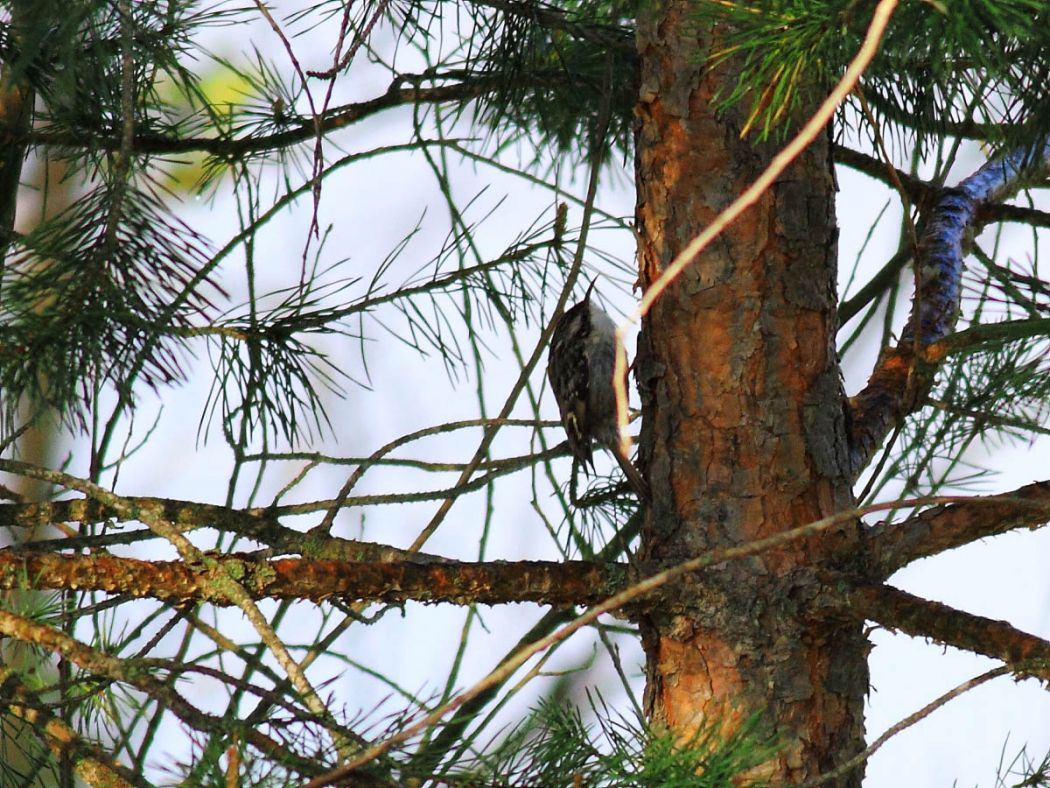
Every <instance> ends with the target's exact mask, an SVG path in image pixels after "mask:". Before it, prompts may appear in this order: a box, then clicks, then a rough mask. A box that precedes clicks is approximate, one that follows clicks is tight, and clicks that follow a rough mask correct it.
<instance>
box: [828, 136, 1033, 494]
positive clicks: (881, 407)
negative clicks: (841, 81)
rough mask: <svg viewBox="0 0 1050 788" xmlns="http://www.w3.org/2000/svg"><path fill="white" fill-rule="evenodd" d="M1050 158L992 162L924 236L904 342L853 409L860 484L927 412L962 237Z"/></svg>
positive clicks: (950, 315) (949, 197) (1022, 154)
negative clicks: (909, 421) (885, 447)
mask: <svg viewBox="0 0 1050 788" xmlns="http://www.w3.org/2000/svg"><path fill="white" fill-rule="evenodd" d="M1036 151H1037V152H1036ZM1048 158H1050V138H1048V139H1045V140H1043V141H1042V143H1041V144H1040V145H1039V147H1038V148H1037V149H1035V151H1033V150H1031V149H1028V150H1017V151H1014V152H1012V153H1010V154H1008V155H1005V156H1003V157H1002V158H997V159H994V160H992V161H990V162H988V163H987V164H985V165H984V166H983V167H981V168H980V169H979V170H978V171H977V172H975V173H974V174H973V175H971V176H970V177H969V178H966V179H965V180H964V181H963V182H962V183H960V184H959V185H958V186H957V187H955V188H954V189H946V190H944V192H943V193H942V196H941V197H940V199H939V201H938V203H937V205H936V207H935V208H934V210H933V213H932V215H931V216H930V218H929V220H928V221H927V222H926V226H925V228H924V230H923V234H922V239H921V242H920V250H919V259H917V260H916V270H917V272H918V282H917V284H916V289H915V296H914V298H913V299H912V313H911V316H910V318H909V320H908V324H907V326H906V328H905V330H904V332H903V334H902V336H901V341H900V342H899V343H898V344H897V345H896V346H895V347H891V348H886V349H885V350H884V351H883V353H882V355H881V357H880V358H879V361H878V363H877V364H876V366H875V369H874V370H873V371H872V374H871V377H870V378H869V379H868V382H867V384H866V385H865V387H864V388H863V390H861V391H860V392H859V393H858V394H857V395H856V396H855V397H852V398H851V399H850V402H849V407H850V415H851V420H850V424H851V427H850V436H849V438H850V466H851V469H852V472H853V475H854V477H856V476H857V475H859V474H860V472H861V471H862V470H863V468H864V467H865V466H866V465H867V464H868V462H869V461H870V460H871V458H872V457H873V456H874V454H875V452H876V451H877V450H878V448H879V445H880V444H881V442H882V441H883V439H884V438H885V437H886V436H887V435H888V434H889V433H890V432H892V431H893V430H894V429H895V428H896V426H897V425H898V424H900V423H901V421H902V420H903V419H904V418H905V417H906V416H907V415H908V414H909V413H911V412H913V411H915V410H916V409H918V408H919V407H920V406H921V404H922V401H923V399H924V397H925V396H926V394H927V393H928V392H929V390H930V388H931V387H932V385H933V382H934V373H935V371H936V362H937V361H939V358H938V357H936V356H934V357H930V356H928V355H927V352H928V350H929V348H930V346H931V345H934V344H935V343H938V342H940V341H941V340H943V339H944V338H945V337H946V336H948V334H949V333H950V332H951V330H952V327H953V326H954V325H955V321H956V318H957V315H958V311H959V303H960V299H961V296H962V271H963V243H964V236H965V234H966V233H967V232H968V231H969V230H971V229H972V228H973V226H974V223H975V221H976V218H977V215H978V212H979V210H980V208H981V207H982V206H983V205H987V204H990V203H992V202H995V201H996V200H1000V199H1002V198H1003V197H1004V196H1005V195H1007V194H1009V193H1010V192H1011V191H1014V190H1016V189H1017V188H1019V187H1020V186H1021V184H1022V182H1023V179H1024V178H1026V177H1031V176H1032V175H1033V173H1034V172H1038V170H1039V169H1040V168H1042V167H1045V166H1046V160H1047V159H1048ZM1033 164H1034V165H1036V166H1034V167H1033V166H1032V165H1033Z"/></svg>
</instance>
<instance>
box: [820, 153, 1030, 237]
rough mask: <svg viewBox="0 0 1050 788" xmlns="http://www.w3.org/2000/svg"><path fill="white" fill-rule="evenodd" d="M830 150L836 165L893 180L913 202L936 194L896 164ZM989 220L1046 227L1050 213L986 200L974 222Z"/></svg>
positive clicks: (931, 186) (927, 183)
mask: <svg viewBox="0 0 1050 788" xmlns="http://www.w3.org/2000/svg"><path fill="white" fill-rule="evenodd" d="M832 149H833V152H834V158H835V163H836V164H841V165H843V166H844V167H849V168H850V169H851V170H856V171H857V172H862V173H864V174H865V175H867V176H869V177H871V178H874V179H875V180H877V181H882V182H883V183H885V184H886V185H887V186H889V187H890V188H891V189H894V190H896V189H897V182H899V183H900V185H901V187H902V188H903V189H904V193H905V194H906V195H907V196H908V199H909V200H911V201H912V202H913V203H915V204H917V205H922V204H923V203H925V202H927V201H929V200H931V199H934V198H936V197H937V196H938V195H939V194H940V191H941V187H940V186H938V185H937V184H935V183H931V182H930V181H925V180H923V179H922V178H917V177H915V176H914V175H911V174H910V173H907V172H905V171H904V170H902V169H899V168H897V167H891V166H890V165H888V164H887V163H886V162H884V161H882V160H881V159H878V158H876V157H874V156H869V155H868V154H866V153H861V152H860V151H856V150H853V149H852V148H848V147H846V146H845V145H834V146H832ZM891 170H892V172H891ZM895 181H896V182H895ZM993 222H1017V223H1020V224H1028V225H1031V226H1033V227H1050V213H1048V212H1047V211H1040V210H1038V209H1036V208H1025V207H1023V206H1019V205H1003V204H1002V203H989V204H986V205H983V206H981V208H980V210H978V211H977V217H976V220H975V224H976V225H977V226H979V227H983V226H984V225H986V224H992V223H993Z"/></svg>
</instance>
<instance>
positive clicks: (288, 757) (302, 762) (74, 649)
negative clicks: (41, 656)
mask: <svg viewBox="0 0 1050 788" xmlns="http://www.w3.org/2000/svg"><path fill="white" fill-rule="evenodd" d="M0 634H3V635H5V636H7V637H10V638H14V639H17V640H20V641H22V642H25V643H32V644H35V645H37V646H39V647H40V648H42V649H44V650H46V651H49V652H52V653H55V654H58V655H60V656H61V657H63V658H64V659H67V660H69V661H70V662H72V663H73V664H74V665H76V666H77V667H79V668H82V669H83V670H86V671H90V672H91V673H94V674H97V675H100V676H105V677H106V678H109V679H112V680H114V681H118V682H121V683H123V684H128V685H130V686H133V687H135V688H136V689H138V690H140V691H141V692H144V693H145V694H146V695H148V696H149V697H151V698H152V699H153V700H155V701H156V702H157V703H158V704H160V705H161V706H163V707H165V708H166V709H168V710H170V711H171V713H172V714H174V715H175V716H176V717H178V718H179V720H181V721H182V722H183V723H184V724H185V725H187V726H189V727H190V728H193V729H194V730H198V731H201V732H202V733H206V734H210V735H213V736H220V737H228V736H230V735H231V733H233V731H234V729H236V730H237V731H238V732H239V733H240V735H242V736H243V737H244V738H245V740H246V741H247V742H248V743H249V744H251V745H252V746H253V747H256V748H257V749H258V750H259V751H260V752H262V753H264V754H266V755H267V757H269V758H272V759H273V760H274V762H275V763H280V764H283V765H285V766H288V767H289V768H292V769H295V770H296V771H297V772H299V773H300V774H302V775H310V774H315V773H316V772H317V771H318V769H319V766H320V764H319V763H318V761H316V760H314V759H307V758H300V757H299V756H298V755H296V754H295V753H294V752H292V751H291V750H289V749H287V748H286V747H284V746H283V745H281V744H279V743H278V742H277V741H275V740H273V739H271V738H270V737H269V736H266V735H265V734H263V733H261V732H260V731H259V730H258V729H257V728H251V727H241V726H237V725H236V723H235V722H233V723H232V724H233V725H234V729H231V720H228V719H224V718H220V717H216V716H215V715H212V714H209V713H207V712H204V711H201V710H199V709H198V708H196V707H195V706H193V705H192V704H190V703H189V702H188V701H186V700H185V699H184V698H183V697H182V695H181V694H180V692H179V691H178V689H176V688H175V687H173V686H172V685H171V684H169V683H167V682H165V681H162V680H160V679H157V678H154V677H153V676H152V675H150V674H149V673H147V672H145V671H143V670H141V669H138V668H137V667H136V665H135V664H134V661H130V660H129V661H125V660H122V659H119V658H117V657H113V656H110V655H109V654H105V653H104V652H102V651H99V650H98V649H95V648H92V647H90V646H87V645H85V644H83V643H81V642H79V641H77V640H74V639H73V638H72V637H70V636H69V635H67V634H65V633H64V632H62V631H60V630H58V629H55V628H53V627H48V626H45V625H43V624H38V623H36V622H34V621H30V620H29V619H28V618H24V617H23V616H19V615H16V614H14V613H11V612H9V611H6V610H0Z"/></svg>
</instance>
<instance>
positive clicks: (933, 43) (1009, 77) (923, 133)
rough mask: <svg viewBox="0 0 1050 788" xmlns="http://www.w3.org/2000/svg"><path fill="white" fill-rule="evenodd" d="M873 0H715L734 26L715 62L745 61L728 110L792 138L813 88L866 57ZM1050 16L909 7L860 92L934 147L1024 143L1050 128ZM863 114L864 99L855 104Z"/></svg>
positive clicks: (1017, 9) (713, 7) (703, 9)
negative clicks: (742, 111) (950, 142)
mask: <svg viewBox="0 0 1050 788" xmlns="http://www.w3.org/2000/svg"><path fill="white" fill-rule="evenodd" d="M874 6H875V4H874V3H873V2H865V3H856V2H853V0H832V2H827V3H812V2H807V0H767V1H765V2H758V3H719V2H704V3H701V4H700V5H699V6H698V10H697V13H698V15H699V16H700V17H701V19H702V20H703V22H704V23H705V24H706V23H710V22H712V21H716V20H718V21H723V22H728V23H730V24H731V25H732V27H731V29H730V30H729V31H728V32H727V34H726V38H725V41H724V44H723V46H722V48H721V49H719V50H718V51H717V52H715V53H714V54H713V56H712V63H713V64H715V65H718V64H721V63H724V62H725V61H726V60H727V59H728V58H729V57H737V58H739V59H740V60H741V62H742V64H743V65H742V69H741V72H740V75H739V78H738V80H737V82H736V84H735V85H734V86H733V87H732V89H731V90H729V91H726V92H724V93H723V95H722V96H721V97H720V100H721V101H722V103H723V104H724V105H729V104H736V103H743V104H745V105H746V106H748V107H749V109H750V112H751V116H752V119H753V121H754V125H755V127H756V128H757V129H758V130H759V131H760V133H761V135H762V136H766V135H769V134H772V133H774V132H776V133H778V134H781V133H784V132H785V131H786V130H787V129H788V128H790V126H791V125H793V124H795V123H797V122H799V120H800V118H799V116H798V115H797V111H798V110H799V109H800V107H801V106H802V104H803V101H804V100H806V99H811V98H812V95H811V94H808V93H807V91H811V90H812V86H813V85H814V83H815V84H817V85H821V84H823V85H825V86H830V85H831V84H832V83H833V82H834V81H836V80H837V79H838V78H839V77H840V76H841V74H842V72H843V71H844V69H845V67H846V65H847V64H848V63H849V61H850V60H851V59H852V58H853V56H854V55H855V54H856V53H857V50H858V49H859V47H860V42H861V40H862V39H863V37H864V34H865V32H866V30H867V26H868V23H869V21H870V13H871V10H872V9H873V8H874ZM1048 53H1050V9H1048V7H1047V4H1046V3H1044V2H1042V0H960V2H954V1H953V2H947V3H940V2H915V1H910V2H908V1H906V2H902V3H901V4H900V6H899V7H898V8H897V10H896V12H895V13H894V16H893V18H892V20H891V22H890V27H889V29H888V31H887V34H886V36H885V39H884V40H883V42H882V45H881V48H880V50H879V54H878V55H877V56H876V58H875V60H874V61H873V62H872V64H871V66H870V67H869V69H868V70H867V71H866V72H865V74H864V75H863V77H862V79H861V83H860V91H861V95H863V96H864V97H865V98H866V99H867V101H868V102H869V104H870V107H871V108H872V110H873V111H874V113H875V115H876V117H878V118H880V119H881V120H882V121H883V122H885V123H887V124H889V125H890V126H891V127H893V128H895V130H896V131H897V132H898V133H900V134H906V135H914V136H915V138H916V140H917V142H918V143H919V144H920V146H922V148H926V147H927V146H928V145H929V144H931V143H933V142H934V141H936V140H937V139H938V138H940V137H942V136H943V135H944V134H946V133H962V134H964V135H966V136H975V137H978V138H981V139H987V140H991V141H995V142H1002V143H1018V142H1023V141H1025V140H1030V139H1033V138H1038V137H1039V136H1040V135H1042V134H1045V133H1046V132H1047V131H1050V101H1048V99H1050V81H1048V79H1047V76H1048V74H1050V54H1048ZM854 102H855V105H856V97H854Z"/></svg>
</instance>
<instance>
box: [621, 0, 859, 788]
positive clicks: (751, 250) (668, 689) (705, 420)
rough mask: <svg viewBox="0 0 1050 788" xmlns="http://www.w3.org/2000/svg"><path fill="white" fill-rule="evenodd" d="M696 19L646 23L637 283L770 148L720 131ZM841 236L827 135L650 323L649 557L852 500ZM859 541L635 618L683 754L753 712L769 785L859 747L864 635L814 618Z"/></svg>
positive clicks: (816, 544)
mask: <svg viewBox="0 0 1050 788" xmlns="http://www.w3.org/2000/svg"><path fill="white" fill-rule="evenodd" d="M690 9H694V10H692V11H691V10H690ZM690 13H692V14H693V16H692V17H690V16H689V14H690ZM695 14H696V11H695V5H694V4H690V3H688V2H681V0H674V2H670V3H666V4H663V5H661V6H659V7H656V6H649V7H648V8H647V10H645V11H643V12H642V14H641V17H640V19H639V24H638V47H639V55H640V63H641V75H640V76H641V92H640V99H639V104H638V108H637V115H638V118H637V130H636V133H637V138H636V140H637V165H636V172H637V178H638V206H637V222H638V229H639V233H640V242H639V243H640V267H641V281H642V284H643V287H645V286H648V285H649V283H651V282H652V281H653V280H654V279H655V278H656V277H657V276H658V275H659V273H660V272H661V271H662V270H663V269H664V268H665V267H666V266H667V265H668V264H669V263H670V261H671V260H672V259H673V258H674V256H675V254H676V253H677V252H678V251H679V250H680V249H681V248H682V247H683V246H684V245H685V244H686V243H688V242H689V240H691V239H692V238H693V237H694V236H695V235H696V234H697V233H698V232H699V231H700V230H701V229H702V228H703V227H704V226H705V225H706V224H707V223H709V222H710V221H711V219H712V218H713V217H714V216H715V215H716V214H717V213H718V212H719V211H720V210H721V209H722V208H724V207H725V206H726V205H727V204H728V203H729V202H730V201H731V200H732V199H733V198H734V197H735V196H736V195H738V194H739V193H740V192H742V191H743V190H744V189H745V188H746V187H747V186H748V185H749V184H750V183H751V182H752V181H753V180H754V179H755V177H756V176H757V175H758V174H759V173H760V172H761V171H762V169H763V168H764V167H765V165H766V164H767V163H768V161H769V159H770V158H771V156H772V155H773V153H774V152H775V151H776V149H777V146H776V144H774V143H769V144H757V143H756V142H755V139H754V137H755V135H754V134H752V135H750V136H748V137H747V138H745V139H743V140H741V139H740V130H741V127H742V125H743V124H742V121H743V118H742V116H741V115H740V114H739V113H738V112H733V111H731V112H726V113H721V114H719V115H717V116H716V113H715V110H714V107H713V106H712V97H713V94H714V93H715V91H716V90H717V89H718V88H722V89H723V90H726V89H728V88H729V87H730V86H731V85H732V84H733V82H732V80H734V78H735V75H734V73H733V70H732V64H729V65H728V67H726V66H723V67H721V68H719V69H718V70H717V71H716V72H714V73H708V72H705V71H704V70H703V69H702V68H701V65H700V64H701V62H702V57H701V55H702V53H704V52H706V51H707V48H708V47H710V46H711V43H712V33H711V32H710V31H706V30H698V29H697V28H698V26H697V24H696V16H695ZM814 92H815V91H814ZM835 239H836V227H835V216H834V180H833V175H832V168H831V161H830V157H829V145H828V141H827V140H826V139H825V138H821V139H820V140H819V141H818V142H817V143H815V144H814V145H813V146H811V147H810V149H809V150H808V151H807V152H806V153H805V154H804V155H803V156H802V157H801V159H800V160H799V161H798V162H797V163H796V164H795V165H794V166H793V167H792V168H791V169H790V170H789V171H788V172H787V173H786V174H785V175H784V176H783V177H782V178H781V179H780V180H779V182H778V183H777V184H776V185H775V187H774V188H773V189H772V190H771V191H769V192H768V193H767V194H765V195H764V196H763V197H762V199H761V201H760V202H759V204H758V205H756V206H754V207H753V208H751V209H750V210H749V211H748V213H747V214H746V215H745V216H744V217H742V218H741V219H740V220H738V221H737V222H736V224H735V225H734V226H732V227H731V228H730V230H729V231H728V232H727V233H725V234H723V235H722V237H720V238H719V239H718V240H717V241H716V242H715V243H714V244H713V245H712V246H711V247H709V248H708V250H707V251H706V252H705V253H704V254H703V255H702V257H701V259H700V260H698V261H697V262H696V263H695V264H694V265H693V266H692V267H690V268H689V269H688V270H687V271H686V272H685V273H684V275H683V276H681V277H680V278H679V279H678V280H677V281H676V282H675V284H674V286H673V287H672V288H671V289H670V290H669V291H668V292H667V293H666V294H665V296H664V297H663V298H662V299H661V300H659V301H658V302H657V304H656V306H655V307H654V309H653V310H652V312H651V313H650V314H649V315H648V317H647V318H646V320H645V322H644V325H643V331H642V335H641V338H640V340H639V348H638V362H637V366H636V376H637V378H638V381H639V388H640V390H641V394H642V407H643V412H644V419H643V424H644V427H643V432H642V438H641V456H642V462H643V463H644V464H645V465H646V466H647V467H648V471H649V478H650V483H651V487H652V493H653V504H652V506H651V508H650V511H649V512H648V519H647V522H646V528H645V533H644V535H643V540H644V541H643V554H644V556H645V557H646V558H648V559H650V560H654V561H658V562H667V563H677V562H680V561H683V560H685V559H688V558H691V557H693V556H696V555H698V554H700V553H703V552H705V551H707V550H710V549H712V548H717V547H723V546H728V545H734V544H740V543H743V542H746V541H749V540H752V539H757V538H761V537H764V536H768V535H770V534H773V533H777V532H780V531H783V530H787V529H789V528H793V527H796V526H799V525H803V524H805V523H808V522H811V521H813V520H817V519H819V518H821V517H824V516H826V515H828V514H831V513H833V512H836V511H839V510H841V509H843V508H848V507H849V506H850V505H851V503H852V498H851V490H850V482H849V479H848V476H847V470H846V467H847V463H846V428H845V420H844V415H843V414H844V408H843V405H844V402H843V393H842V388H841V384H840V378H839V370H838V364H837V359H836V356H835V351H834V339H835V329H836V325H837V323H836V315H835V263H836V261H835V255H836V243H835ZM856 535H857V531H856V526H855V525H854V524H850V525H848V526H844V527H843V528H842V529H840V530H839V531H836V532H833V533H829V534H826V535H824V536H822V537H819V538H814V539H811V540H808V541H804V542H803V541H799V542H794V543H792V544H791V545H790V546H788V547H787V548H785V549H782V550H779V551H775V552H768V553H764V554H762V555H760V556H759V557H757V558H754V559H751V560H744V561H736V562H732V563H729V564H726V565H723V566H720V567H717V568H715V569H713V570H710V571H708V572H706V573H705V574H704V575H703V576H702V579H701V581H700V582H691V581H686V582H684V583H682V584H681V585H680V586H679V587H678V588H677V589H675V591H674V592H673V595H672V596H671V599H672V600H673V601H671V602H668V603H666V604H664V605H663V606H662V607H661V609H659V610H654V611H651V613H650V614H649V615H648V616H647V617H646V618H645V619H644V620H643V621H642V622H641V625H642V633H643V643H644V647H645V651H646V657H647V688H646V703H647V710H648V712H649V715H650V719H651V720H652V721H653V722H654V723H656V724H657V725H662V726H667V727H668V728H670V729H671V730H673V731H674V732H675V733H676V734H677V735H678V737H679V738H680V740H682V741H685V740H687V739H688V737H689V735H690V734H691V733H692V732H694V731H695V730H697V729H698V728H699V727H701V726H703V725H705V724H710V723H712V722H714V721H723V722H724V723H727V724H728V725H730V726H734V725H737V724H739V723H740V722H741V721H742V720H744V719H747V718H748V717H750V716H752V715H754V714H756V713H757V714H759V715H761V719H762V721H763V723H764V725H765V727H766V730H767V732H772V733H773V734H774V735H775V736H776V737H777V742H778V743H779V745H780V747H781V749H780V750H779V752H778V754H777V756H776V757H775V758H774V759H773V760H772V761H770V762H769V763H768V764H766V766H765V767H764V768H763V769H761V772H762V773H763V774H764V775H765V776H768V777H769V778H771V779H772V780H773V781H774V783H777V784H779V783H782V782H795V781H800V780H803V779H806V778H811V777H814V776H816V775H817V774H819V773H821V772H825V771H828V770H829V769H831V768H832V767H834V766H836V765H838V764H840V763H842V762H843V761H844V760H846V759H847V758H849V757H850V756H851V755H853V754H855V753H856V752H858V751H859V750H860V749H862V748H863V746H864V745H863V732H864V731H863V700H864V694H865V692H866V691H867V666H866V653H867V643H866V640H865V638H864V636H863V633H862V627H861V625H860V624H859V623H857V622H851V621H842V620H837V619H835V618H834V617H831V616H821V615H820V614H819V607H820V604H819V601H820V599H821V598H822V592H823V590H824V585H823V582H826V580H823V578H822V577H821V576H820V570H821V568H827V567H834V566H836V565H838V564H839V563H841V562H842V560H843V559H842V558H841V557H842V556H848V554H849V550H850V547H851V545H852V543H853V541H854V540H855V539H856ZM860 777H861V774H860V771H859V770H858V772H857V773H855V774H854V775H853V777H852V778H851V779H852V780H853V781H855V783H857V784H859V782H860Z"/></svg>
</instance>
